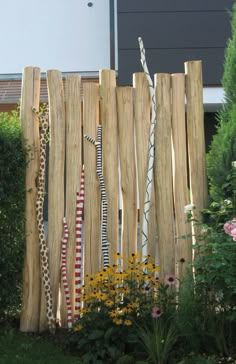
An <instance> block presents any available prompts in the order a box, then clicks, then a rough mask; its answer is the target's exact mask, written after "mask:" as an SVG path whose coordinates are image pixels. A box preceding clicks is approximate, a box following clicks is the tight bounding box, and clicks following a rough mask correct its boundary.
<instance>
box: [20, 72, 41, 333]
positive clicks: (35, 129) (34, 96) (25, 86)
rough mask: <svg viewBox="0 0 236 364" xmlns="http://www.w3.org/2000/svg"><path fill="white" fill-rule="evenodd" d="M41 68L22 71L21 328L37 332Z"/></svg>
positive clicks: (39, 285)
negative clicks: (23, 201)
mask: <svg viewBox="0 0 236 364" xmlns="http://www.w3.org/2000/svg"><path fill="white" fill-rule="evenodd" d="M39 97H40V69H39V68H36V67H35V68H34V67H26V68H25V69H24V72H23V80H22V91H21V111H20V120H21V128H22V138H23V143H24V144H25V145H26V147H28V148H30V150H29V153H28V155H27V160H28V161H29V162H28V165H27V168H26V177H25V189H26V205H25V240H26V241H25V247H26V248H25V249H26V250H25V259H24V271H23V297H22V310H21V320H20V330H21V331H25V332H37V331H38V328H39V313H40V291H41V283H40V261H39V240H38V229H37V219H36V198H37V186H36V183H37V176H38V171H39V125H38V119H37V117H36V115H35V113H33V111H32V107H35V108H36V109H38V107H39Z"/></svg>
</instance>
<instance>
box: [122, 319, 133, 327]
mask: <svg viewBox="0 0 236 364" xmlns="http://www.w3.org/2000/svg"><path fill="white" fill-rule="evenodd" d="M124 324H125V325H126V326H131V325H132V321H131V320H128V319H126V320H125V321H124Z"/></svg>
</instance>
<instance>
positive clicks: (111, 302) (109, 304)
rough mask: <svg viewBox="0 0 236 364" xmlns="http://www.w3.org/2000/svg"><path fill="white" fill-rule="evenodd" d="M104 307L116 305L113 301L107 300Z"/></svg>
mask: <svg viewBox="0 0 236 364" xmlns="http://www.w3.org/2000/svg"><path fill="white" fill-rule="evenodd" d="M104 305H105V306H107V307H111V306H113V305H114V302H113V301H111V300H107V301H105V302H104Z"/></svg>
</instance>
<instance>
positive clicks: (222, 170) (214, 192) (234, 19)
mask: <svg viewBox="0 0 236 364" xmlns="http://www.w3.org/2000/svg"><path fill="white" fill-rule="evenodd" d="M231 15H232V16H231V28H232V37H231V39H229V41H228V44H227V48H226V52H225V64H224V75H223V80H222V84H223V88H224V91H225V94H226V104H225V105H224V108H223V110H221V111H220V112H219V114H218V122H219V124H218V129H217V133H216V134H215V135H214V137H213V140H212V143H211V146H210V151H209V153H208V156H207V165H208V177H209V184H210V196H211V198H212V200H213V201H218V200H219V199H226V198H228V195H227V194H225V191H224V186H223V184H224V183H225V181H226V177H227V176H228V174H229V171H230V169H231V162H232V161H234V160H236V122H235V121H236V4H234V6H233V10H232V14H231Z"/></svg>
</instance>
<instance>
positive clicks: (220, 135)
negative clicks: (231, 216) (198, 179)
mask: <svg viewBox="0 0 236 364" xmlns="http://www.w3.org/2000/svg"><path fill="white" fill-rule="evenodd" d="M224 113H225V115H224ZM219 118H221V120H220V124H219V127H218V129H217V133H216V134H215V135H214V136H213V140H212V143H211V146H210V151H209V153H208V155H207V169H208V177H209V187H210V196H211V199H212V200H213V201H215V202H219V200H225V199H229V198H231V197H232V196H231V195H230V193H229V191H228V189H227V185H225V183H227V179H228V176H229V174H230V170H231V163H232V161H234V160H236V105H234V106H233V107H232V109H231V110H230V111H227V112H226V111H222V112H221V113H220V114H219Z"/></svg>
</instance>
